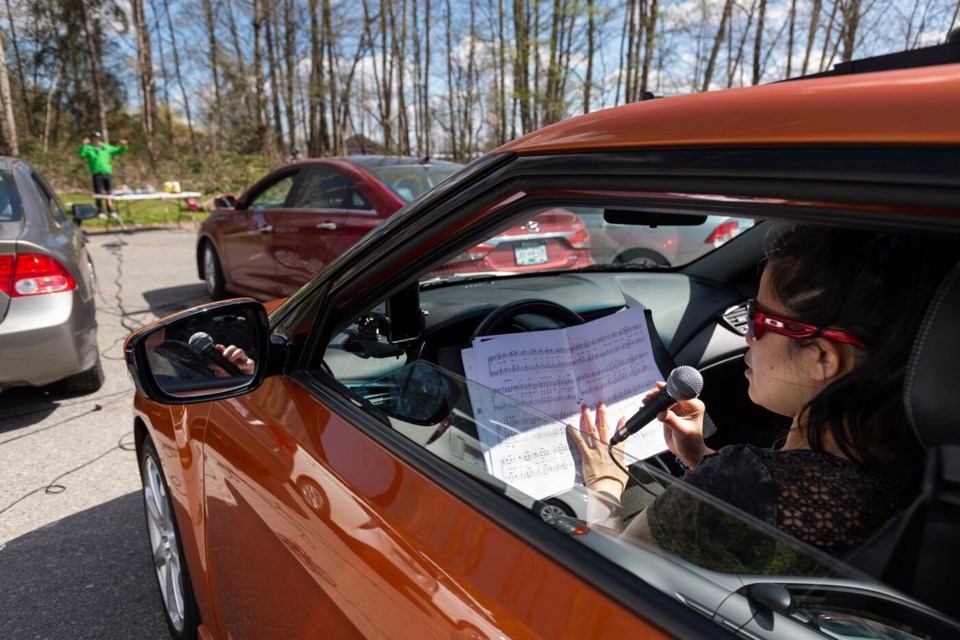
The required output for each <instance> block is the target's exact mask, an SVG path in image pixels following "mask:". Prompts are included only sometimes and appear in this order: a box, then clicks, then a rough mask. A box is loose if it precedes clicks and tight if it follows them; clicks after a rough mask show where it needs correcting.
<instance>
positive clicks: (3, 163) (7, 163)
mask: <svg viewBox="0 0 960 640" xmlns="http://www.w3.org/2000/svg"><path fill="white" fill-rule="evenodd" d="M21 164H26V163H25V162H24V161H23V160H21V159H20V158H11V157H10V156H0V170H2V171H13V168H14V167H16V166H17V165H21Z"/></svg>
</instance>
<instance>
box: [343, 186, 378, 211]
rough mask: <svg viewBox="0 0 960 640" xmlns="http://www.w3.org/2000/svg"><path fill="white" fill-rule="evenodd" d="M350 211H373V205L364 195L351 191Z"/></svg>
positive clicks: (354, 190) (348, 201)
mask: <svg viewBox="0 0 960 640" xmlns="http://www.w3.org/2000/svg"><path fill="white" fill-rule="evenodd" d="M347 203H348V206H347V208H348V209H358V210H363V209H365V210H368V211H372V210H373V205H372V204H370V203H369V202H367V199H366V198H364V197H363V194H362V193H360V192H359V191H358V190H356V189H351V190H350V198H349V199H348V200H347Z"/></svg>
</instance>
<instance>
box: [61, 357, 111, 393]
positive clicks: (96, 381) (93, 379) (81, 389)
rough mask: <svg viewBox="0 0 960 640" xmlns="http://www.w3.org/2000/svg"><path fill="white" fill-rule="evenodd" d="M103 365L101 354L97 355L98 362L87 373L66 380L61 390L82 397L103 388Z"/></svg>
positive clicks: (83, 372) (63, 381)
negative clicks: (81, 395)
mask: <svg viewBox="0 0 960 640" xmlns="http://www.w3.org/2000/svg"><path fill="white" fill-rule="evenodd" d="M103 380H104V375H103V363H101V362H100V354H99V353H98V354H97V361H96V363H94V365H93V366H92V367H90V368H89V369H87V370H86V371H81V372H80V373H78V374H76V375H73V376H70V377H69V378H64V379H63V380H62V381H61V382H60V388H61V389H63V391H64V392H66V393H68V394H70V395H74V394H76V395H80V394H87V393H93V392H94V391H96V390H97V389H99V388H100V387H102V386H103Z"/></svg>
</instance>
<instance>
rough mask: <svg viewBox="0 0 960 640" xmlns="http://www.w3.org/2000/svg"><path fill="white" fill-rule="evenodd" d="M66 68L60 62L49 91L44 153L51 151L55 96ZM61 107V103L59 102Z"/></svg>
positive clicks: (44, 131) (44, 124)
mask: <svg viewBox="0 0 960 640" xmlns="http://www.w3.org/2000/svg"><path fill="white" fill-rule="evenodd" d="M65 66H66V63H64V61H63V60H61V61H60V66H59V67H58V68H57V73H56V74H54V76H53V82H51V83H50V88H49V89H48V90H47V108H46V111H45V112H44V118H43V152H44V153H46V152H48V151H49V150H50V121H51V113H50V112H51V111H53V96H54V95H58V93H57V88H58V87H59V86H60V76H61V75H63V69H64V67H65ZM58 107H59V101H58Z"/></svg>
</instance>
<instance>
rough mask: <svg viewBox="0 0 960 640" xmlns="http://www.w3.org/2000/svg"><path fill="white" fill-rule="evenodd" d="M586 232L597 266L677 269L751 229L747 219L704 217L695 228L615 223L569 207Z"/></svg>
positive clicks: (596, 210) (595, 213)
mask: <svg viewBox="0 0 960 640" xmlns="http://www.w3.org/2000/svg"><path fill="white" fill-rule="evenodd" d="M570 210H571V211H573V212H574V213H576V214H577V215H579V216H580V219H581V220H583V222H584V224H585V225H586V226H587V230H588V231H589V233H590V256H591V259H592V260H593V262H595V263H597V264H608V263H613V264H629V265H636V266H647V267H651V268H659V267H679V266H683V265H685V264H687V263H689V262H693V261H694V260H696V259H697V258H699V257H701V256H703V255H706V254H707V253H710V252H711V251H713V250H714V249H716V248H717V247H719V246H721V245H723V244H725V243H727V242H729V241H730V240H732V239H733V238H735V237H736V236H738V235H740V234H741V233H743V232H744V231H746V230H747V229H749V228H750V227H752V226H753V224H754V222H753V220H752V219H750V218H737V217H732V216H728V215H708V216H707V218H706V220H705V221H704V222H703V223H701V224H696V225H689V226H688V225H671V224H663V225H657V226H656V227H653V226H649V225H632V224H619V223H616V222H610V221H608V220H605V219H604V210H603V209H600V208H589V207H571V208H570Z"/></svg>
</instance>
